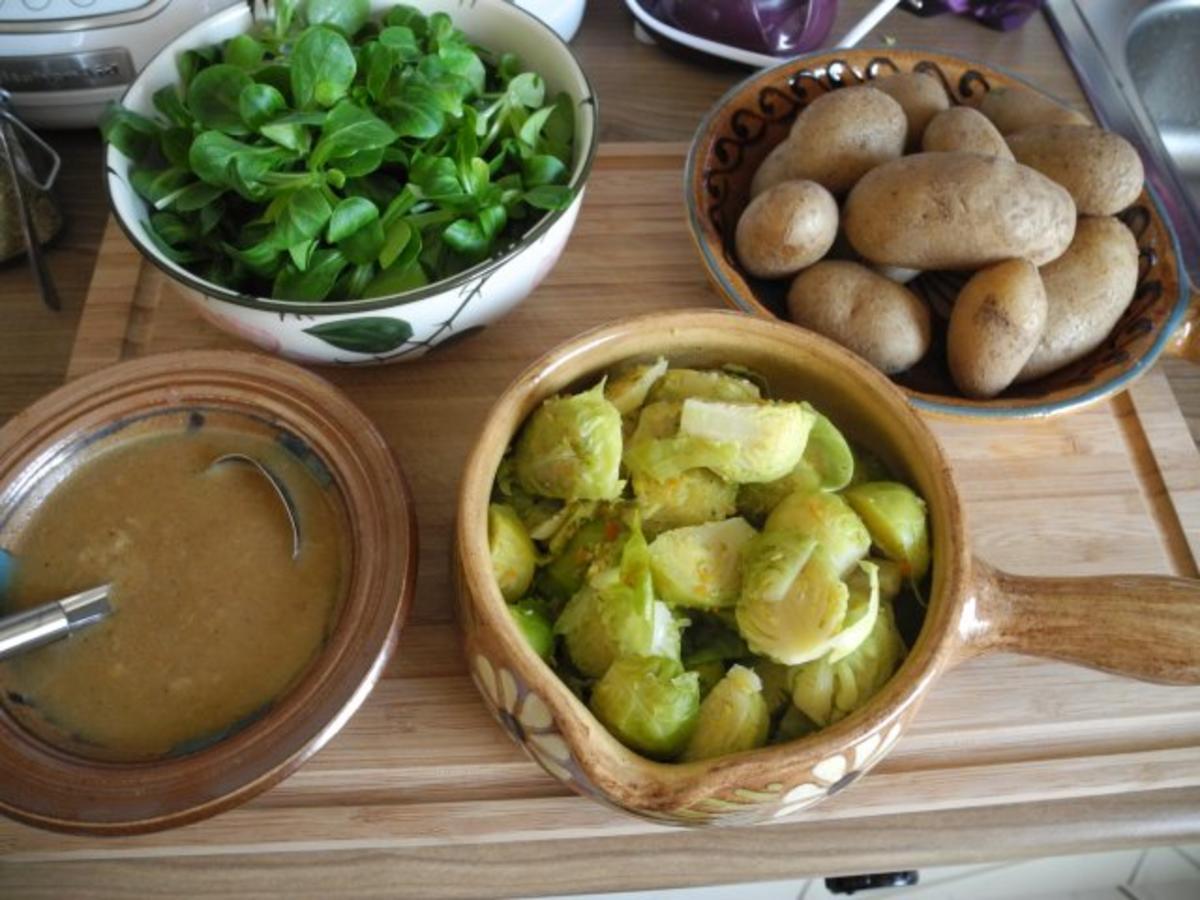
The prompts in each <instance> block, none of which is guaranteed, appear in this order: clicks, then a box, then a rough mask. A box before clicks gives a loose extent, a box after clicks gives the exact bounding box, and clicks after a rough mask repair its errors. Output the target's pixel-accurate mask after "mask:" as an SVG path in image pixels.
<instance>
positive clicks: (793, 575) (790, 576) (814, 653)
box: [736, 531, 848, 666]
mask: <svg viewBox="0 0 1200 900" xmlns="http://www.w3.org/2000/svg"><path fill="white" fill-rule="evenodd" d="M847 593H848V592H847V590H846V585H844V584H843V583H842V581H841V580H840V579H839V578H838V573H837V570H836V569H834V567H833V563H832V562H831V561H830V559H829V555H828V554H827V553H826V552H825V551H824V550H823V549H822V548H821V547H820V545H819V544H818V543H817V542H816V541H815V540H813V539H812V538H809V537H804V536H803V535H799V534H796V533H795V532H790V531H780V532H774V533H763V534H761V535H759V536H758V537H757V538H755V539H754V541H752V542H751V544H750V546H749V547H748V548H747V550H746V556H745V563H744V564H743V572H742V593H741V596H740V597H739V599H738V604H737V610H736V612H737V624H738V630H739V631H740V632H741V634H742V637H743V638H745V640H746V643H747V644H749V646H750V649H751V650H753V651H754V652H755V653H758V654H761V655H763V656H768V657H770V658H771V659H773V660H775V661H776V662H781V663H784V664H786V665H789V666H793V665H797V664H799V663H802V662H808V661H809V660H811V659H816V658H817V657H819V656H822V655H824V654H825V653H826V652H827V651H828V650H829V644H830V641H831V640H832V639H833V637H834V635H836V634H837V632H838V630H839V629H840V628H841V627H842V623H843V622H844V621H845V619H846V602H847Z"/></svg>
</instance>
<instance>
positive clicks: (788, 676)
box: [754, 659, 792, 716]
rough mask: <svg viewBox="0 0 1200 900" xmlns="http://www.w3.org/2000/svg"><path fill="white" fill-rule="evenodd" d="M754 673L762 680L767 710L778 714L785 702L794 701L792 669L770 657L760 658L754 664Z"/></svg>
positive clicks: (772, 713)
mask: <svg viewBox="0 0 1200 900" xmlns="http://www.w3.org/2000/svg"><path fill="white" fill-rule="evenodd" d="M754 674H755V675H757V676H758V678H759V681H761V682H762V692H763V699H764V700H765V701H766V703H767V711H768V712H769V713H770V714H771V715H772V716H774V715H776V714H778V713H779V711H780V710H782V709H783V707H784V704H786V703H791V702H792V669H791V667H790V666H785V665H781V664H780V663H777V662H774V661H773V660H770V659H760V660H759V661H758V662H756V663H755V664H754Z"/></svg>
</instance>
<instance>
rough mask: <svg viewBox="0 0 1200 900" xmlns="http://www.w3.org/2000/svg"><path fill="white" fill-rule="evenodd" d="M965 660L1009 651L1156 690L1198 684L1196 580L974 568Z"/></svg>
mask: <svg viewBox="0 0 1200 900" xmlns="http://www.w3.org/2000/svg"><path fill="white" fill-rule="evenodd" d="M959 630H960V633H961V636H962V637H963V639H964V641H965V644H964V654H963V655H964V656H973V655H975V654H977V653H982V652H985V651H988V650H1009V651H1012V652H1015V653H1024V654H1028V655H1030V656H1044V657H1048V658H1050V659H1059V660H1063V661H1065V662H1070V663H1076V664H1077V665H1081V666H1088V667H1089V668H1092V669H1101V670H1103V671H1105V672H1113V673H1115V674H1117V675H1124V676H1126V677H1129V678H1137V679H1139V680H1141V681H1154V682H1158V683H1160V684H1200V580H1197V579H1193V578H1174V577H1170V576H1165V575H1102V576H1097V577H1093V578H1031V577H1026V576H1023V575H1010V574H1008V573H1007V572H1001V571H999V570H998V569H993V568H992V567H991V566H989V565H988V564H987V563H984V562H982V561H980V560H976V561H975V573H974V579H973V584H972V587H971V593H970V596H969V597H968V599H967V603H966V604H965V606H964V608H963V615H962V620H961V621H960V623H959Z"/></svg>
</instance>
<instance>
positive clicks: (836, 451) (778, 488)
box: [737, 413, 854, 522]
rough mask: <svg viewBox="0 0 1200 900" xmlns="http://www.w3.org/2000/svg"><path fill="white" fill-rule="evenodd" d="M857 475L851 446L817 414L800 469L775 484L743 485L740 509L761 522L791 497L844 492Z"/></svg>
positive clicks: (740, 495)
mask: <svg viewBox="0 0 1200 900" xmlns="http://www.w3.org/2000/svg"><path fill="white" fill-rule="evenodd" d="M853 475H854V454H853V453H852V452H851V450H850V445H849V444H847V443H846V439H845V438H844V437H842V433H841V432H840V431H838V430H837V427H836V426H834V424H833V423H832V422H830V421H829V420H828V419H827V418H825V417H824V416H823V415H821V414H820V413H817V420H816V421H815V422H814V423H813V427H812V431H810V432H809V433H808V442H807V443H806V444H805V445H804V455H803V456H802V457H801V458H800V462H798V463H796V468H794V469H792V471H791V472H790V473H788V474H787V475H785V476H783V477H782V478H779V479H777V480H775V481H768V482H764V483H760V484H744V485H742V486H741V487H740V488H739V489H738V494H737V508H738V510H739V511H740V512H741V513H742V515H744V516H747V517H748V518H751V519H753V520H754V521H756V522H757V521H761V520H764V519H766V517H767V516H768V515H769V514H770V512H771V510H772V509H774V508H775V507H776V506H777V505H778V504H779V503H780V501H782V500H783V499H784V498H785V497H787V496H788V495H789V494H793V493H795V492H796V491H802V492H805V493H807V492H810V491H840V490H841V489H842V488H844V487H845V486H846V485H847V484H849V483H850V479H851V477H853Z"/></svg>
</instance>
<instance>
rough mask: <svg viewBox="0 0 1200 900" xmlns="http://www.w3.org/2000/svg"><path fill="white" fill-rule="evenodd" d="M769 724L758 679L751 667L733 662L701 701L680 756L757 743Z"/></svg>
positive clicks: (730, 750)
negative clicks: (691, 730)
mask: <svg viewBox="0 0 1200 900" xmlns="http://www.w3.org/2000/svg"><path fill="white" fill-rule="evenodd" d="M770 725H771V721H770V715H769V714H768V712H767V701H766V700H765V699H763V695H762V682H761V681H759V678H758V676H757V675H756V674H754V671H753V670H752V669H747V668H746V667H744V666H733V667H732V668H731V669H730V670H729V671H728V672H727V673H726V675H725V677H724V678H723V679H721V681H720V683H718V684H717V686H716V687H714V688H713V689H712V690H711V691H710V692H709V693H708V695H707V696H706V697H705V698H704V700H703V702H701V704H700V713H699V715H698V716H697V718H696V729H695V731H693V732H692V736H691V739H690V740H689V741H688V743H687V746H686V747H685V748H684V750H683V755H682V756H681V757H680V759H681V761H683V762H694V761H696V760H701V759H711V758H713V757H714V756H724V755H726V754H728V753H740V752H741V751H743V750H753V749H754V748H755V747H761V746H762V745H763V744H765V743H766V742H767V731H768V729H769V728H770Z"/></svg>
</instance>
